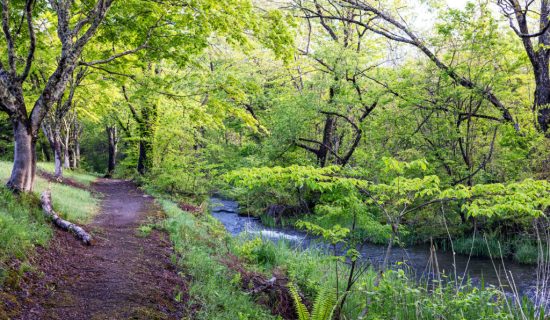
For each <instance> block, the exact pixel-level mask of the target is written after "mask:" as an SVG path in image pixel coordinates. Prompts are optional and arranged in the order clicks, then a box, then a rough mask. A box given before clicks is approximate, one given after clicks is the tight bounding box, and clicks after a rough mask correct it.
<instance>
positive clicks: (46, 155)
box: [40, 140, 52, 162]
mask: <svg viewBox="0 0 550 320" xmlns="http://www.w3.org/2000/svg"><path fill="white" fill-rule="evenodd" d="M40 147H41V148H42V153H44V158H45V160H46V162H50V161H52V156H51V154H50V149H49V148H48V144H47V143H46V142H44V141H43V140H41V142H40Z"/></svg>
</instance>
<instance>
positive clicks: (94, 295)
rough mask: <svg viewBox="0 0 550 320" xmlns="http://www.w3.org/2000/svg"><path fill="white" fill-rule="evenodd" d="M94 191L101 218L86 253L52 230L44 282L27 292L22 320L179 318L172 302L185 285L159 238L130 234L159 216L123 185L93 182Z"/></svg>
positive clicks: (42, 260) (179, 308)
mask: <svg viewBox="0 0 550 320" xmlns="http://www.w3.org/2000/svg"><path fill="white" fill-rule="evenodd" d="M94 189H95V190H96V191H98V192H100V193H102V194H103V195H104V198H103V201H102V205H101V212H100V213H99V215H98V216H97V217H96V218H95V220H94V222H92V223H91V224H90V225H88V226H87V229H88V230H90V231H92V232H93V235H94V237H95V241H96V242H95V244H94V245H93V246H90V247H85V246H83V245H81V244H79V242H78V241H77V240H75V239H74V238H73V237H72V235H70V234H67V233H65V232H57V234H56V237H55V239H54V240H53V242H52V244H51V247H50V249H49V250H44V251H43V252H42V253H41V254H40V255H39V258H38V260H39V261H38V262H37V263H38V264H39V265H40V266H39V272H40V273H43V275H44V276H43V277H41V278H40V279H39V280H38V281H35V282H36V283H35V284H33V286H32V287H30V288H28V291H29V293H28V299H29V300H27V301H29V303H27V304H26V306H25V307H24V310H23V315H22V317H21V319H33V320H34V319H94V320H100V319H181V318H182V317H183V315H184V306H183V302H182V303H178V302H176V299H175V297H176V295H177V294H178V292H179V291H180V290H181V291H183V292H185V283H184V282H183V280H182V278H181V277H180V276H178V274H177V270H176V268H175V267H174V265H173V263H172V262H171V255H172V253H173V252H172V249H171V247H170V243H169V241H168V240H167V239H166V235H165V234H163V233H161V232H156V231H155V232H153V233H151V234H150V235H149V236H146V237H144V236H139V235H138V232H137V227H138V226H139V225H140V224H141V223H143V222H146V221H147V217H155V216H157V217H158V216H159V215H161V214H162V213H161V211H160V208H158V206H157V205H156V204H155V203H154V201H153V199H152V198H151V197H148V196H145V195H144V194H143V193H142V192H141V191H139V190H138V189H137V188H136V187H135V185H134V184H133V183H131V182H128V181H123V180H107V179H100V180H99V181H97V182H96V183H95V184H94ZM181 296H183V297H182V299H183V300H184V299H185V295H184V294H181Z"/></svg>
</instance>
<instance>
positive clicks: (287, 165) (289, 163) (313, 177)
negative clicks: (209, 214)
mask: <svg viewBox="0 0 550 320" xmlns="http://www.w3.org/2000/svg"><path fill="white" fill-rule="evenodd" d="M1 4H2V16H1V19H2V34H3V37H1V39H0V44H1V45H0V47H1V48H2V53H1V58H0V110H1V111H2V113H1V114H0V158H1V159H2V160H5V161H8V162H11V163H13V168H12V170H11V174H10V175H9V177H6V178H9V179H7V181H6V188H5V190H4V189H3V190H2V192H5V193H6V195H5V196H4V197H8V195H7V194H16V195H20V194H25V193H29V192H31V191H33V189H34V185H35V180H36V177H37V175H38V171H39V169H37V163H41V162H51V163H53V172H52V175H53V177H54V180H55V181H58V182H62V181H64V179H65V178H66V177H67V175H72V174H74V172H93V173H96V174H97V175H98V176H102V177H106V178H131V179H133V180H134V181H136V182H137V183H138V184H139V185H140V186H141V187H142V188H143V189H144V190H147V192H149V193H151V194H153V195H155V196H156V197H158V198H159V199H160V198H163V199H166V200H163V201H166V202H165V203H163V206H164V208H165V210H166V211H167V213H168V216H169V219H172V220H173V221H172V222H173V224H171V225H170V226H172V227H173V228H172V227H167V228H166V229H167V232H168V233H175V234H176V233H177V232H183V231H181V230H184V229H181V228H184V227H183V226H182V227H181V228H180V229H177V228H176V227H175V224H174V223H176V222H177V221H180V220H178V219H184V218H177V217H174V215H176V216H177V214H176V213H174V212H175V211H174V210H176V209H175V208H172V207H170V206H171V204H169V203H168V201H169V200H170V201H174V202H185V203H189V204H190V206H191V207H193V205H197V208H198V207H199V206H200V204H201V203H203V202H207V201H208V198H209V196H211V195H212V194H217V195H221V196H223V197H226V198H231V199H235V200H237V201H239V204H240V205H241V211H242V212H243V213H245V214H249V215H253V216H258V217H260V218H261V219H262V221H263V222H264V223H265V224H267V225H273V226H274V225H279V226H280V225H284V226H292V227H293V228H297V229H303V230H306V231H308V232H309V233H310V234H314V235H316V236H318V237H320V238H322V239H324V241H325V242H327V243H329V244H331V245H333V247H334V248H335V249H334V256H332V257H330V259H332V260H330V259H329V258H327V257H324V258H321V257H318V256H316V258H313V257H312V256H310V258H308V259H302V260H303V261H300V259H298V258H293V257H292V256H293V254H292V253H290V252H289V250H291V249H289V248H282V247H277V246H276V245H273V244H271V243H267V242H265V241H263V240H261V239H260V240H239V241H237V243H235V244H233V249H232V250H233V251H232V252H233V253H234V254H235V255H236V256H237V259H239V261H242V264H243V265H245V266H247V267H248V268H250V269H251V270H254V272H258V273H265V274H269V273H270V272H274V271H273V270H279V271H277V272H280V270H286V271H287V277H288V278H289V279H290V280H289V284H288V286H286V287H285V288H283V289H281V288H279V289H278V290H282V291H281V292H284V293H286V294H289V295H290V297H291V298H289V299H292V301H294V302H290V304H291V306H292V310H293V311H292V312H291V313H290V314H291V316H288V314H289V313H286V314H285V313H284V312H283V311H280V310H279V311H280V312H279V311H277V310H278V309H277V308H276V307H273V306H271V307H272V308H271V311H273V313H275V314H277V312H279V313H278V314H279V315H280V316H282V317H284V318H293V317H294V318H299V319H331V318H335V319H356V318H358V317H364V318H368V319H390V318H391V319H412V318H422V319H424V318H426V319H455V318H456V319H477V318H478V317H479V316H483V317H485V318H487V319H496V318H498V319H512V318H517V319H520V318H521V319H544V317H545V314H548V312H549V311H550V310H549V309H548V308H550V306H549V304H550V303H548V301H549V300H550V288H549V287H550V285H549V283H550V269H549V268H550V263H549V256H550V254H549V252H550V247H549V243H550V231H549V226H550V224H549V221H548V218H549V211H548V210H549V207H550V182H549V179H550V70H549V67H550V65H549V64H550V2H549V1H547V0H526V1H522V0H474V1H469V2H467V3H466V2H465V3H460V4H457V3H455V2H454V1H443V0H429V1H428V0H426V1H423V0H419V1H412V0H395V1H391V0H388V1H386V0H376V1H375V0H288V1H268V0H171V1H164V0H160V1H149V0H141V1H137V0H127V1H113V0H83V1H68V0H50V1H42V0H25V1H23V0H12V1H9V0H2V1H1ZM54 196H55V195H54ZM6 199H7V198H6ZM54 200H55V199H54ZM6 201H7V200H6ZM17 201H19V200H17ZM203 207H204V206H202V207H201V208H203ZM14 219H15V220H13V221H12V220H10V221H12V222H10V223H17V219H16V218H14ZM188 219H191V218H188ZM197 219H199V220H197V221H199V222H195V223H198V224H203V225H204V224H206V227H205V228H206V229H205V230H210V229H211V228H214V229H216V230H218V229H219V226H217V227H212V226H211V224H212V225H216V224H215V223H214V222H212V221H211V220H209V219H210V218H204V217H203V218H197ZM201 219H206V220H201ZM5 221H8V220H5ZM174 221H175V222H174ZM77 222H78V221H77ZM81 222H82V221H81ZM180 222H181V221H180ZM181 223H183V222H181ZM183 225H186V224H185V223H183ZM2 226H4V227H6V226H8V222H5V223H4V224H2V220H0V227H2ZM6 228H7V227H6ZM145 229H147V228H145ZM176 229H177V230H179V231H177V230H176ZM2 230H3V229H0V233H1V232H2ZM5 230H7V229H5ZM211 231H212V230H210V231H209V232H211ZM186 232H188V233H189V234H191V235H192V234H195V232H196V233H197V238H199V239H200V238H202V237H203V236H202V235H199V233H200V231H197V230H192V229H189V230H187V231H186ZM205 232H206V231H205ZM216 232H218V233H219V232H223V231H219V230H218V231H216ZM216 232H214V233H216ZM218 236H219V235H218ZM173 237H175V238H174V239H179V240H177V241H179V242H177V241H176V240H174V241H176V242H175V243H176V244H177V243H179V245H180V246H183V248H185V250H187V251H189V252H195V250H199V249H198V248H202V247H201V246H204V244H202V243H200V241H199V240H193V241H195V242H189V243H187V244H185V245H184V243H185V241H190V240H188V239H187V238H186V237H183V236H182V235H181V234H179V235H178V236H173ZM178 237H183V238H182V239H180V238H178ZM208 237H214V236H212V235H210V236H208ZM0 238H2V237H0ZM6 239H7V237H6ZM220 241H221V240H220ZM224 241H225V240H224ZM365 241H367V242H369V243H376V244H382V245H385V246H386V247H387V251H386V256H385V257H384V259H382V260H383V263H382V265H381V266H378V269H372V268H371V266H364V265H362V264H360V263H359V262H358V259H359V258H358V255H360V253H359V252H358V251H357V250H356V248H357V246H358V245H360V244H361V243H363V242H365ZM418 244H430V246H431V247H433V248H434V249H437V250H451V251H453V252H456V253H457V254H464V255H470V256H483V257H492V258H495V259H497V260H498V259H500V258H506V259H508V260H510V261H516V262H517V263H521V264H530V265H532V266H533V270H537V272H539V273H540V277H539V278H540V281H539V286H538V287H537V290H538V294H537V295H535V296H536V298H534V299H531V300H529V299H526V300H525V299H524V300H522V299H521V298H520V297H519V294H517V292H516V293H515V294H516V295H513V296H514V298H510V295H505V294H503V293H502V291H501V289H500V288H492V289H485V288H484V289H481V290H478V289H477V288H476V286H475V285H472V284H467V285H462V283H463V282H462V281H459V280H458V279H456V278H455V279H454V281H453V280H452V279H451V280H450V281H449V283H448V284H441V283H440V285H439V287H437V288H436V286H435V285H434V286H432V285H431V284H430V285H424V286H422V284H417V283H415V281H414V280H411V279H413V278H414V277H407V276H406V275H404V274H402V273H399V272H402V271H403V270H400V271H395V270H394V269H395V268H393V267H391V266H390V263H389V261H388V259H389V256H390V253H391V250H392V249H393V248H395V247H406V246H410V245H418ZM176 246H177V245H176ZM186 246H187V247H186ZM0 247H1V245H0ZM207 247H208V246H207ZM336 247H338V250H339V251H340V252H344V253H343V255H342V254H337V253H336V251H337V250H336ZM4 249H5V248H4ZM6 250H7V249H6ZM25 250H31V249H25ZM181 250H183V249H181ZM205 250H211V249H208V248H207V249H205ZM6 252H7V253H4V254H2V255H0V256H4V255H5V256H9V255H10V254H9V251H6ZM218 253H219V252H218ZM218 253H216V252H213V253H212V254H211V255H209V256H202V255H204V253H200V255H199V253H198V252H196V254H197V256H194V257H195V258H196V259H199V257H202V258H201V259H203V263H205V264H209V263H210V264H216V263H219V262H218V260H216V258H213V257H214V256H215V255H216V254H218ZM309 254H310V255H313V256H315V254H313V253H309ZM316 259H317V260H316ZM322 259H329V260H328V262H327V261H325V260H322ZM306 260H307V261H310V264H308V265H305V264H306V262H304V261H306ZM194 263H198V262H194ZM497 263H498V261H497ZM321 265H329V266H330V267H329V269H326V270H325V269H323V268H324V267H321ZM281 266H284V267H282V268H281ZM186 267H187V268H188V269H189V270H190V271H189V272H190V274H192V275H193V270H194V269H193V265H192V264H189V265H186ZM233 267H235V266H233ZM240 267H242V266H240V265H239V268H240ZM386 269H388V271H387V272H384V271H385V270H386ZM376 270H381V271H376ZM392 270H393V271H392ZM195 271H196V270H195ZM196 272H197V274H196V275H194V276H196V277H197V279H200V278H199V277H200V276H199V274H200V273H201V272H199V271H196ZM251 272H252V271H251ZM392 272H393V273H392ZM329 273H330V276H327V277H323V276H322V275H323V274H329ZM0 275H1V273H0ZM245 275H247V273H246V272H245V273H242V272H241V277H244V278H246V277H245ZM211 276H212V277H215V275H214V274H211ZM455 276H456V275H455ZM451 278H452V277H451ZM0 279H2V277H1V276H0ZM267 279H269V277H268V278H267ZM208 281H213V280H208ZM234 281H237V280H234V279H233V280H231V283H233V282H234ZM443 282H446V281H443ZM457 282H460V285H458V284H457ZM0 283H1V281H0ZM207 283H210V282H207ZM446 283H447V282H446ZM212 286H214V285H213V284H212ZM244 287H245V285H243V288H244ZM368 288H371V289H368ZM455 289H456V290H455ZM201 290H202V293H200V294H203V295H204V297H203V298H201V299H202V300H201V301H202V302H203V303H204V304H214V303H215V302H213V300H212V299H214V298H213V296H212V295H211V294H210V295H208V290H212V288H208V285H205V287H203V288H202V289H201ZM220 290H221V289H220ZM228 290H229V289H228ZM232 290H233V289H232ZM243 290H244V289H243ZM414 290H420V291H419V292H417V291H414ZM199 291H200V290H199ZM205 292H206V293H205ZM197 295H199V293H197ZM230 295H231V293H230V292H229V293H227V296H222V298H223V297H225V298H227V299H230V298H228V296H230ZM430 297H432V298H430ZM433 297H435V299H434V298H433ZM219 299H221V298H219ZM401 299H402V300H401ZM260 300H261V299H260ZM276 301H277V303H278V304H280V305H283V302H282V301H279V300H276ZM392 301H396V302H395V304H394V305H391V303H390V302H392ZM411 301H419V302H418V303H417V304H416V305H415V304H414V303H413V302H411ZM228 303H230V302H228ZM229 306H230V305H229ZM229 308H230V307H229ZM250 308H252V307H250ZM254 308H257V306H256V307H254ZM213 309H214V308H213ZM308 309H309V311H308ZM208 310H209V309H208V307H204V308H203V311H204V312H205V313H204V314H203V315H201V316H199V314H197V315H195V316H196V317H197V318H200V317H203V318H205V319H208V318H211V319H213V318H216V317H217V316H214V314H213V313H208ZM251 310H252V309H250V310H244V311H239V315H242V318H243V319H246V318H247V316H248V317H249V318H250V319H256V318H258V317H260V316H259V314H257V313H252V311H251ZM274 310H275V311H274ZM310 311H311V312H312V314H311V315H309V312H310ZM210 312H214V311H212V310H211V311H210ZM258 312H259V311H258ZM262 312H263V311H262ZM545 312H546V313H545ZM0 316H1V314H0ZM227 317H228V318H231V317H230V316H229V315H228V316H227ZM261 317H262V318H263V317H264V315H262V316H261ZM265 317H267V315H265ZM220 318H223V317H221V316H220Z"/></svg>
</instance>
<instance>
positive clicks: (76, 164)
mask: <svg viewBox="0 0 550 320" xmlns="http://www.w3.org/2000/svg"><path fill="white" fill-rule="evenodd" d="M74 167H75V168H79V167H80V141H79V139H76V140H75V142H74Z"/></svg>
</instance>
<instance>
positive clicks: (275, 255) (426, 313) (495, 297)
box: [235, 238, 535, 320]
mask: <svg viewBox="0 0 550 320" xmlns="http://www.w3.org/2000/svg"><path fill="white" fill-rule="evenodd" d="M235 249H236V250H235V252H236V253H237V254H238V255H239V256H240V257H242V258H243V259H245V260H246V261H248V263H250V266H249V267H251V268H254V267H256V268H259V269H260V270H263V271H265V272H267V273H269V272H271V271H272V270H273V269H275V268H277V269H279V270H285V271H286V273H287V275H288V277H289V279H290V280H291V281H292V282H293V283H295V284H297V285H298V287H299V288H300V291H301V292H302V293H304V294H305V296H306V297H308V298H309V300H310V301H313V300H314V299H315V297H316V296H317V294H318V293H319V290H320V288H327V287H333V288H336V283H337V282H336V278H337V277H338V279H339V281H338V284H339V286H338V287H339V292H340V293H342V292H343V291H344V289H345V284H346V281H347V276H348V271H349V268H348V266H347V265H345V264H343V263H341V262H340V263H339V264H338V265H339V266H338V274H337V273H336V272H335V270H336V269H335V259H334V258H333V257H330V256H327V255H325V254H323V253H321V252H319V251H318V250H314V249H308V250H299V249H293V248H290V247H289V246H288V245H285V244H284V243H279V244H273V243H271V242H269V240H263V239H261V238H256V239H252V240H246V239H242V240H241V241H240V242H239V243H238V244H237V245H236V247H235ZM401 268H402V269H399V270H395V271H393V270H386V272H384V275H383V277H382V278H381V279H380V280H379V283H378V285H375V282H376V281H375V280H376V278H377V276H378V272H377V271H376V270H374V269H372V268H369V269H367V271H365V272H364V273H363V274H362V275H361V276H360V277H359V278H358V279H357V282H356V284H355V285H354V286H353V287H352V290H351V292H350V293H349V295H348V297H347V300H346V304H345V306H344V308H343V310H342V311H343V312H342V316H343V317H342V319H357V318H358V316H359V314H360V312H361V311H362V310H363V309H364V308H365V302H366V296H367V295H368V296H369V297H370V299H369V301H370V302H369V312H368V315H367V317H366V318H365V319H403V320H405V319H407V320H408V319H457V320H459V319H460V320H462V319H521V318H522V317H521V315H520V311H519V309H517V307H514V306H512V307H511V309H509V308H508V306H507V304H506V300H505V295H504V294H503V293H502V292H501V291H500V290H499V289H497V288H493V287H484V286H482V287H481V288H478V287H475V286H473V285H471V284H470V283H466V284H465V285H463V286H462V287H461V288H460V289H457V287H456V285H455V284H454V283H453V282H452V280H451V279H447V281H444V282H442V283H438V282H427V281H425V282H421V283H419V282H417V280H415V277H414V276H410V274H411V273H410V272H409V271H408V270H407V269H406V267H405V266H403V267H401ZM524 308H525V310H527V309H528V303H526V304H525V305H524ZM526 314H527V319H535V316H534V315H532V314H529V313H527V312H526Z"/></svg>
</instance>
